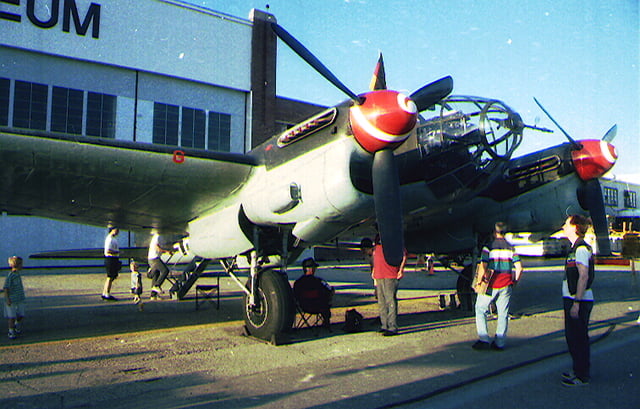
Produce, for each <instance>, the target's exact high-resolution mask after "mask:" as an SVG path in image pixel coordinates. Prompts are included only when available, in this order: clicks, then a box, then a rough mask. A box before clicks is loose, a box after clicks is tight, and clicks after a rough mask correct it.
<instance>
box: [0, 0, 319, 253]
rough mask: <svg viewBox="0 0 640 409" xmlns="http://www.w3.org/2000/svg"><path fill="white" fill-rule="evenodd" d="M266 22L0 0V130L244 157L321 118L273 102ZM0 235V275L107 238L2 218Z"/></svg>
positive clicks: (113, 5)
mask: <svg viewBox="0 0 640 409" xmlns="http://www.w3.org/2000/svg"><path fill="white" fill-rule="evenodd" d="M270 21H275V17H274V16H272V15H270V14H268V13H264V12H261V11H258V10H252V11H251V15H250V16H249V19H248V20H247V19H242V18H238V17H233V16H230V15H227V14H223V13H218V12H215V11H212V10H209V9H205V8H202V7H198V6H195V5H190V4H186V3H183V2H180V1H171V0H136V1H130V0H108V1H106V0H104V1H100V0H61V1H54V2H51V1H31V0H30V1H15V2H6V1H5V2H0V132H10V133H23V134H27V135H35V136H38V135H46V134H50V133H51V134H54V133H59V134H66V135H82V136H89V137H96V138H114V139H118V140H127V141H137V142H144V143H150V144H151V143H152V144H163V145H175V146H182V147H189V148H196V149H207V150H213V151H223V152H246V151H248V150H250V149H251V148H252V147H254V146H256V145H258V144H259V143H261V142H262V141H264V140H265V139H267V138H268V137H270V136H272V135H274V134H276V133H278V132H280V131H282V130H284V129H286V128H287V127H288V126H289V125H291V124H294V123H296V122H299V121H300V120H302V119H304V118H306V117H308V116H311V115H312V114H313V113H315V112H317V111H319V110H321V109H322V107H320V106H316V105H313V104H306V103H302V102H299V101H294V100H290V99H285V98H277V97H276V94H275V90H276V57H277V51H276V50H277V48H276V41H277V39H276V37H275V35H274V33H273V32H272V30H271V27H270V25H269V22H270ZM0 210H2V209H0ZM0 231H2V232H3V241H2V243H1V244H0V266H3V260H6V257H8V256H9V255H12V254H19V255H21V256H23V257H26V256H28V254H30V253H32V252H36V251H43V250H55V249H69V248H84V247H101V246H102V241H103V239H104V235H105V234H106V230H105V229H104V228H96V227H89V226H80V225H73V224H68V223H62V222H54V221H50V220H46V221H45V220H41V219H36V218H25V217H12V216H8V215H6V214H3V215H2V216H1V217H0ZM123 233H124V232H123ZM129 242H130V243H129ZM127 244H133V240H132V239H131V238H126V239H123V238H121V246H124V245H127ZM44 263H45V264H50V263H49V262H46V261H45V262H44ZM32 264H33V263H32Z"/></svg>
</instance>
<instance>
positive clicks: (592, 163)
mask: <svg viewBox="0 0 640 409" xmlns="http://www.w3.org/2000/svg"><path fill="white" fill-rule="evenodd" d="M578 143H579V144H580V145H582V148H581V149H577V150H574V151H573V152H571V159H572V160H573V165H574V166H575V168H576V172H577V173H578V176H579V177H580V179H582V180H585V181H587V180H591V179H595V178H599V177H600V176H602V175H604V174H605V173H607V171H609V169H611V168H612V167H613V165H614V164H615V163H616V159H618V152H616V148H615V147H614V146H613V145H611V144H610V143H609V142H607V141H604V140H597V139H589V140H584V141H578Z"/></svg>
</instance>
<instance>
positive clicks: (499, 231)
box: [472, 222, 522, 351]
mask: <svg viewBox="0 0 640 409" xmlns="http://www.w3.org/2000/svg"><path fill="white" fill-rule="evenodd" d="M506 232H507V226H506V224H505V223H503V222H498V223H496V224H495V229H494V234H493V240H492V241H491V242H490V243H489V245H488V246H485V247H483V248H482V257H481V261H480V265H479V266H478V269H479V270H478V273H479V274H482V275H483V280H486V281H488V282H489V285H488V286H487V292H486V294H478V299H477V300H476V330H477V331H478V340H477V341H476V342H475V343H474V344H473V345H472V347H473V349H476V350H483V349H494V350H498V351H502V350H503V349H504V347H505V343H506V338H507V329H508V326H509V303H510V301H511V290H512V287H513V286H514V285H515V284H516V283H517V282H518V280H519V279H520V276H521V275H522V263H521V262H520V257H519V256H518V254H517V253H516V252H515V250H514V248H513V246H512V245H511V244H509V242H507V240H506V239H505V237H504V235H505V234H506ZM494 300H495V303H496V308H497V310H498V324H497V328H496V335H495V339H494V340H493V341H491V339H490V338H489V334H488V329H487V313H488V310H489V305H490V304H491V302H493V301H494Z"/></svg>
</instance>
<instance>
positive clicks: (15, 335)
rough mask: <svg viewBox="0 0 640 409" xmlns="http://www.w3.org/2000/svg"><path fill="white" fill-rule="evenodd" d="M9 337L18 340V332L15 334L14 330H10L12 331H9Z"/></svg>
mask: <svg viewBox="0 0 640 409" xmlns="http://www.w3.org/2000/svg"><path fill="white" fill-rule="evenodd" d="M8 336H9V339H16V338H18V334H16V332H15V331H14V330H12V329H10V330H9V334H8Z"/></svg>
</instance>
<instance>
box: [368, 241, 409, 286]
mask: <svg viewBox="0 0 640 409" xmlns="http://www.w3.org/2000/svg"><path fill="white" fill-rule="evenodd" d="M405 253H406V252H405ZM399 271H400V267H399V266H398V267H395V266H390V265H389V264H387V260H385V259H384V253H383V252H382V245H381V244H376V246H375V247H374V248H373V278H375V279H379V278H398V272H399Z"/></svg>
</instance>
